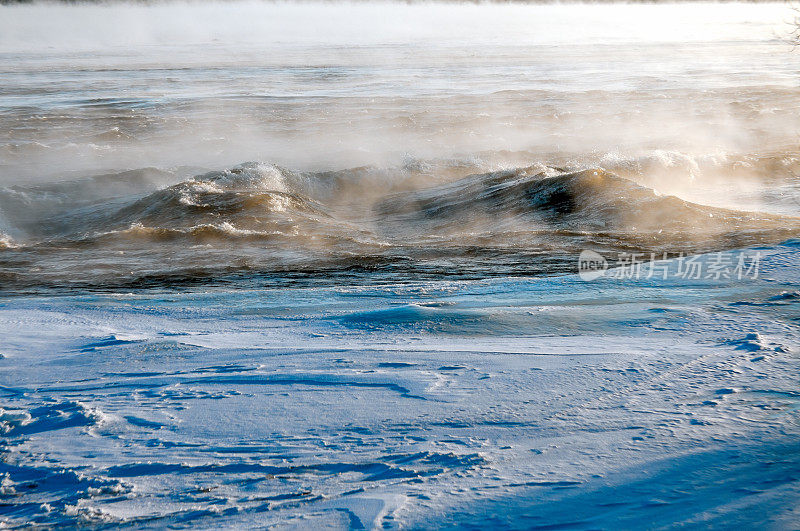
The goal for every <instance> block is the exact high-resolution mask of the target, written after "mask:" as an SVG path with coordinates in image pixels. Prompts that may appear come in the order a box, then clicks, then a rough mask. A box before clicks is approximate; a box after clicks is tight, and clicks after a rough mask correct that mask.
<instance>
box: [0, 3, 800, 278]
mask: <svg viewBox="0 0 800 531" xmlns="http://www.w3.org/2000/svg"><path fill="white" fill-rule="evenodd" d="M0 14H1V15H2V16H0V64H2V67H1V68H0V186H2V187H3V188H2V190H0V247H2V248H3V253H2V256H0V260H2V265H3V272H2V274H3V275H4V277H5V279H6V284H5V285H6V286H17V287H19V286H36V285H39V284H41V285H57V284H62V283H70V282H89V283H90V284H92V285H106V284H104V283H106V282H108V283H110V284H108V285H123V284H125V283H126V282H127V283H134V284H135V282H138V281H139V280H140V279H147V278H161V279H167V280H166V281H169V279H174V278H176V277H180V278H196V277H197V276H198V275H199V276H200V277H202V278H207V277H214V278H219V277H220V275H239V274H244V275H249V274H252V273H253V272H256V273H265V274H266V273H268V274H274V273H275V272H276V271H284V272H290V273H292V274H294V273H296V272H298V271H301V272H303V274H312V275H313V274H319V273H320V272H323V273H324V274H328V273H329V272H331V271H337V272H339V273H341V272H348V271H353V269H352V268H354V267H355V268H359V271H361V272H362V273H363V272H364V271H380V272H384V273H387V272H388V273H389V274H400V273H399V272H406V271H407V270H408V271H412V272H415V273H414V274H431V275H438V274H444V272H453V271H455V272H457V273H458V274H465V275H486V274H509V273H531V272H535V273H549V272H558V271H562V270H565V268H566V264H567V263H569V264H570V266H571V265H572V262H571V261H570V260H571V257H572V254H571V253H574V252H575V251H576V250H579V249H580V248H581V247H582V246H586V245H599V246H605V247H607V248H609V249H617V250H619V249H632V248H637V249H640V250H658V251H661V250H667V251H670V252H678V251H699V250H713V249H717V248H729V247H733V246H736V245H741V244H746V243H752V242H754V241H767V240H775V239H776V238H781V237H785V236H786V235H787V234H788V235H790V234H794V233H795V232H794V231H795V230H796V228H797V223H796V219H795V218H794V217H793V216H795V215H797V214H798V213H800V212H799V210H800V202H798V200H797V198H798V196H799V194H798V186H797V175H798V168H799V167H800V163H799V162H798V161H799V160H800V149H798V141H797V139H798V137H799V135H800V131H798V126H797V124H798V123H800V105H799V104H798V102H800V89H798V85H797V79H800V68H799V67H798V59H797V56H796V55H795V54H794V53H793V52H792V50H791V47H789V46H788V45H787V44H785V42H784V41H783V40H782V37H783V36H785V35H787V34H788V32H789V31H790V29H791V28H790V26H789V24H788V23H789V22H790V21H791V20H792V19H793V13H792V11H791V9H790V8H789V7H788V6H786V5H784V4H757V5H750V4H742V5H739V4H725V5H719V4H679V5H664V4H658V5H575V4H571V5H521V4H508V5H505V4H502V5H499V4H488V5H487V4H478V5H474V4H469V5H461V4H458V5H457V4H412V5H407V4H394V3H380V4H365V3H352V4H350V3H344V4H342V3H336V4H318V3H291V4H290V3H253V2H232V3H224V4H223V3H219V4H216V3H165V4H148V5H141V4H135V5H134V4H103V5H52V4H33V5H20V6H7V7H2V8H0ZM121 20H124V21H125V23H124V24H120V21H121ZM247 160H253V161H260V162H258V163H253V164H244V165H243V164H242V162H243V161H247ZM584 170H588V171H589V172H590V173H585V172H584V173H581V172H582V171H584ZM591 172H596V173H591ZM591 175H595V176H602V177H597V178H595V177H591V178H590V177H589V176H591ZM598 179H599V180H598ZM670 194H673V195H677V196H679V197H680V199H677V198H669V197H664V196H665V195H670ZM687 201H689V202H687ZM692 203H696V204H692ZM700 205H708V206H700ZM712 207H713V208H712ZM718 208H729V209H730V208H732V209H737V210H747V211H759V212H763V213H761V214H759V213H755V214H743V213H740V212H733V211H730V210H717V209H718ZM781 216H783V217H781ZM709 220H712V221H709ZM186 264H192V266H191V267H190V268H187V267H186ZM359 274H361V273H359ZM403 274H405V273H403ZM137 279H139V280H137Z"/></svg>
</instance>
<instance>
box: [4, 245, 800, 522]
mask: <svg viewBox="0 0 800 531" xmlns="http://www.w3.org/2000/svg"><path fill="white" fill-rule="evenodd" d="M761 251H762V252H763V253H764V258H763V262H762V264H761V266H762V270H761V273H760V275H761V276H760V278H759V279H758V280H752V279H747V280H745V281H741V282H716V281H687V280H680V281H673V280H668V281H652V280H651V281H641V280H640V281H633V280H628V281H625V280H601V281H594V282H582V281H581V280H579V279H577V277H575V276H566V277H552V278H546V279H509V280H497V279H495V280H485V281H469V282H431V283H420V284H411V285H397V286H384V287H375V286H370V287H360V288H359V287H351V288H346V287H338V288H320V289H298V290H272V291H270V290H266V291H260V292H236V291H234V292H229V293H225V292H208V293H189V294H179V293H140V294H130V295H124V294H117V295H109V296H100V295H93V296H89V295H85V296H74V297H52V298H35V297H33V298H26V297H20V298H14V299H7V300H6V301H4V303H3V306H2V308H0V326H2V328H3V330H4V331H5V338H4V342H3V353H4V358H3V359H2V360H0V364H2V366H3V369H4V371H3V376H2V386H3V391H2V392H3V399H2V402H3V406H2V407H3V408H4V412H3V414H2V423H3V424H2V426H3V430H4V432H5V438H6V441H7V444H6V446H5V448H4V450H5V451H4V464H3V465H2V467H3V473H4V474H5V478H6V479H4V480H3V488H4V489H5V490H4V492H5V493H6V494H8V495H9V496H10V497H9V498H8V499H9V500H10V503H11V505H10V506H7V507H6V508H5V509H4V510H3V513H4V514H3V518H5V519H7V520H8V522H9V523H12V524H13V523H20V522H24V521H30V522H40V523H61V524H64V523H70V522H72V523H77V522H79V521H88V522H90V523H95V524H97V523H102V522H127V523H133V524H135V525H138V526H142V527H148V526H154V527H155V526H161V525H164V524H166V523H173V524H178V525H181V524H185V525H189V524H191V525H200V526H215V527H217V526H231V527H233V526H238V525H266V524H270V523H275V524H282V525H290V526H291V525H299V526H304V527H308V526H315V525H319V524H321V523H327V524H330V525H334V526H337V527H348V526H349V527H358V525H363V526H366V527H372V526H378V527H379V526H387V527H395V526H405V527H414V526H428V525H431V522H440V523H441V524H442V525H444V524H446V523H449V524H457V525H477V524H479V523H482V522H484V519H485V518H486V517H487V515H490V514H491V515H493V517H494V518H495V519H499V520H496V523H497V525H500V526H510V527H520V526H528V525H534V524H535V523H536V522H539V523H540V524H542V525H544V524H556V523H559V522H562V523H569V522H572V524H573V525H575V526H577V527H580V526H598V527H604V526H608V525H612V523H613V522H616V521H620V522H624V521H628V522H630V523H631V524H633V523H635V522H641V521H645V520H643V519H652V520H646V521H653V522H656V523H658V524H659V525H677V524H679V523H690V522H695V523H699V522H704V523H716V524H725V525H733V524H740V523H748V522H749V523H759V524H761V525H764V524H765V522H767V521H768V520H769V519H772V520H771V521H772V523H773V525H774V526H776V527H780V526H781V525H786V524H787V523H789V524H795V523H796V522H797V517H796V515H794V514H793V513H792V509H793V504H795V502H796V500H797V495H798V489H800V483H798V478H797V477H796V474H795V472H796V470H797V468H796V466H797V462H796V458H795V457H793V455H794V453H796V452H792V451H789V452H788V453H787V450H786V449H787V448H789V449H793V448H796V443H795V442H794V441H793V440H792V438H793V437H795V436H796V434H797V409H796V408H797V404H798V399H799V398H800V396H798V394H797V392H796V384H797V369H798V366H799V365H800V363H799V362H798V360H797V357H796V354H797V352H798V345H800V342H799V341H798V339H799V337H800V336H799V335H798V331H797V327H796V319H797V317H798V310H800V307H798V304H800V294H798V284H800V282H798V280H797V278H798V276H797V273H796V272H797V270H798V267H800V254H799V253H798V247H797V243H796V241H792V242H787V243H786V244H784V245H781V246H776V247H773V248H768V249H762V250H761ZM243 347H244V348H243ZM761 452H763V453H761ZM762 465H763V466H762ZM698 486H699V487H701V490H700V492H701V494H698V495H695V494H692V493H691V489H693V488H696V487H698ZM616 497H619V498H620V500H616V501H618V502H619V503H620V505H613V503H614V502H615V500H614V499H611V500H609V498H616ZM608 503H612V505H608ZM579 504H580V505H579ZM585 504H589V505H588V507H589V509H580V507H586V505H585ZM756 505H758V506H759V507H760V508H759V511H761V512H753V511H751V510H749V508H752V507H755V506H756ZM48 508H49V509H48ZM220 517H224V519H220ZM565 518H569V519H570V520H565ZM626 519H627V520H626Z"/></svg>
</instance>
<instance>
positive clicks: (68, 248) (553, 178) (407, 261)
mask: <svg viewBox="0 0 800 531" xmlns="http://www.w3.org/2000/svg"><path fill="white" fill-rule="evenodd" d="M675 160H676V158H675V157H670V156H664V155H663V154H661V155H657V156H654V157H651V158H650V159H646V160H641V159H640V160H635V161H628V162H627V163H626V164H622V163H619V162H618V163H617V166H618V167H623V170H625V168H627V170H625V171H627V172H628V175H626V176H622V175H620V174H623V173H625V171H619V172H612V171H609V170H606V169H602V168H600V167H595V168H592V169H583V170H578V171H571V170H570V169H569V168H564V167H561V166H554V165H546V164H541V163H539V164H535V165H533V166H523V167H519V168H514V169H507V170H499V171H493V172H488V173H473V174H468V175H466V176H465V175H464V174H465V173H469V170H470V169H472V167H471V166H470V165H469V164H459V165H453V164H452V163H449V162H442V161H438V162H433V163H429V164H423V163H413V164H408V165H406V166H404V167H402V168H394V169H391V168H390V169H378V168H356V169H352V170H342V171H331V172H294V171H290V170H286V169H284V168H280V167H277V166H274V165H269V164H260V163H246V164H243V165H240V166H237V167H234V168H230V169H227V170H223V171H213V172H206V173H197V174H195V175H190V176H187V175H185V173H186V171H185V170H184V174H181V173H180V172H177V171H174V172H162V171H159V170H138V171H134V172H125V174H115V175H110V176H103V177H95V178H92V179H84V180H79V181H69V182H62V183H57V184H50V185H47V186H39V187H30V188H27V189H24V188H21V187H16V188H14V189H6V190H4V191H3V193H2V194H0V197H2V199H0V205H4V206H7V205H11V206H12V207H13V206H14V205H16V208H17V212H16V214H17V216H16V221H17V222H18V223H17V226H15V229H19V230H18V231H17V232H18V233H21V234H24V235H25V236H24V238H22V239H19V238H17V239H15V240H13V241H12V240H11V239H10V238H8V237H6V232H3V233H0V234H2V235H0V247H5V248H6V249H5V250H4V252H3V253H2V255H0V261H2V265H3V271H4V274H3V277H4V280H5V282H4V285H9V286H12V287H14V286H16V287H20V286H27V287H36V286H39V287H41V286H54V285H64V286H69V285H74V284H75V283H78V284H81V285H90V286H101V287H109V288H113V287H115V286H125V287H128V288H129V287H132V286H137V285H150V284H152V283H155V284H171V283H174V282H176V281H192V282H194V281H201V282H208V281H215V280H218V279H220V278H222V277H230V275H234V276H238V277H241V276H245V277H247V276H259V275H260V276H262V277H264V278H266V277H269V276H270V275H278V276H280V275H286V274H291V275H295V276H296V275H300V276H303V277H304V278H317V279H319V278H328V277H331V275H336V274H347V275H351V276H355V277H359V278H361V277H363V276H366V275H367V274H369V275H371V276H373V277H375V278H383V279H386V278H395V279H413V278H420V277H428V276H441V275H463V276H468V277H470V278H474V277H476V276H478V277H480V276H485V275H508V274H553V273H560V272H567V271H571V270H572V268H573V266H574V263H573V262H574V257H575V256H576V254H577V253H579V252H580V250H582V249H584V248H596V249H599V250H605V251H620V252H622V251H629V250H636V251H640V252H659V253H661V252H667V253H676V254H677V253H693V252H708V251H713V250H723V249H730V248H735V247H739V246H744V245H752V244H757V243H769V242H771V243H774V242H777V241H781V240H783V239H786V238H789V237H793V236H797V235H798V234H800V218H797V217H793V216H786V215H779V214H775V213H763V212H746V211H741V210H734V209H729V208H720V207H713V206H706V205H702V204H698V203H695V202H691V201H687V200H685V199H681V198H679V197H677V196H674V195H667V194H664V193H661V192H659V191H656V190H655V189H653V188H652V187H650V186H647V185H646V184H645V183H648V182H649V181H648V179H646V178H642V177H641V176H639V177H637V176H636V175H634V174H635V173H636V172H637V171H649V173H648V175H652V174H657V173H658V172H659V171H661V172H662V173H663V172H666V171H667V170H668V169H670V168H673V169H674V168H675V167H678V168H681V169H685V168H684V166H682V165H680V164H678V163H676V162H675ZM784 160H785V159H784ZM609 161H610V159H609ZM659 161H660V162H659ZM760 163H761V164H762V167H764V168H775V167H778V166H780V167H782V168H784V169H785V171H787V172H789V173H792V172H794V171H795V170H794V169H793V168H794V167H793V166H791V163H788V164H787V163H785V162H784V163H778V162H776V161H775V160H773V159H769V158H765V159H761V162H760ZM757 164H758V162H757V161H754V162H753V163H752V164H751V169H752V168H754V167H755V166H756V165H757ZM781 164H782V166H781ZM648 165H649V166H648ZM443 168H444V169H443ZM631 168H634V169H636V171H634V170H632V169H631ZM647 168H651V169H650V170H647ZM786 168H789V169H786ZM753 171H755V170H753ZM459 172H460V174H459ZM697 175H701V177H702V170H701V166H700V165H696V174H695V176H694V177H692V178H697ZM651 180H652V178H651ZM12 199H16V203H15V201H13V200H12ZM21 200H23V205H22V207H21V206H20V204H19V203H20V201H21ZM23 207H24V208H23ZM7 210H8V209H7V208H6V209H5V210H4V211H7ZM12 210H13V209H12ZM12 246H13V247H12ZM376 273H378V274H377V275H376ZM380 273H383V274H385V275H383V276H382V275H381V274H380ZM386 275H388V277H387V276H386Z"/></svg>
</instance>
